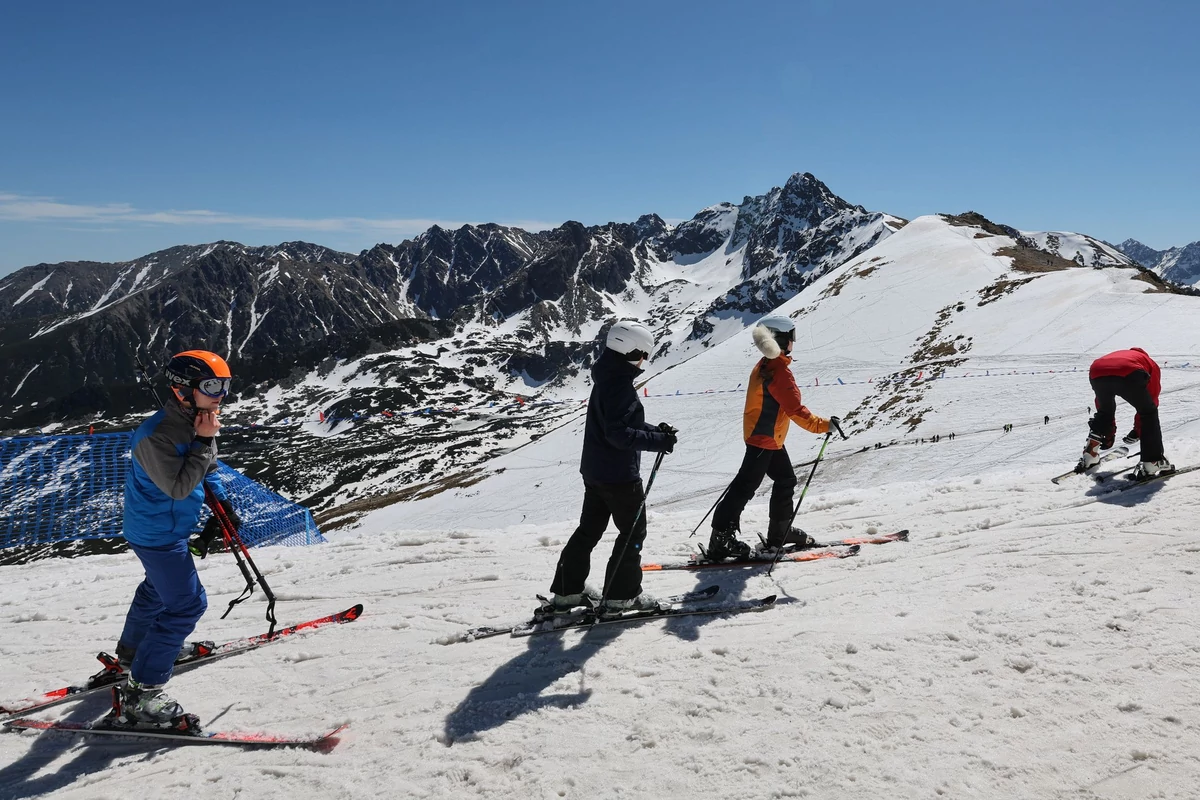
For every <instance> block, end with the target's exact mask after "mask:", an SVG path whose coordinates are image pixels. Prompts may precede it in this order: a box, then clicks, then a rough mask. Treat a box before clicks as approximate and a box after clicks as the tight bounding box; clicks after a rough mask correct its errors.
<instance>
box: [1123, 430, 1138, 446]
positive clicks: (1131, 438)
mask: <svg viewBox="0 0 1200 800" xmlns="http://www.w3.org/2000/svg"><path fill="white" fill-rule="evenodd" d="M1140 438H1141V437H1140V436H1138V434H1137V431H1130V432H1129V433H1127V434H1125V438H1123V439H1121V441H1122V442H1124V443H1125V444H1127V445H1135V444H1137V443H1138V440H1139V439H1140Z"/></svg>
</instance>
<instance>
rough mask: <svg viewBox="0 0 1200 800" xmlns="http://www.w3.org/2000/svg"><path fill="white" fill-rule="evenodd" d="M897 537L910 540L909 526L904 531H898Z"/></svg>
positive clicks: (904, 540)
mask: <svg viewBox="0 0 1200 800" xmlns="http://www.w3.org/2000/svg"><path fill="white" fill-rule="evenodd" d="M896 539H897V540H898V541H901V542H907V541H908V528H905V529H904V530H902V531H897V532H896Z"/></svg>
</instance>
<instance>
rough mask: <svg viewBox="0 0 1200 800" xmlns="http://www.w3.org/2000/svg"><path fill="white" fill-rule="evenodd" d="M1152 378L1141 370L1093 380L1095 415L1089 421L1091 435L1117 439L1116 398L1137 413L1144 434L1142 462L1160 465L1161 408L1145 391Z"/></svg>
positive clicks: (1161, 450)
mask: <svg viewBox="0 0 1200 800" xmlns="http://www.w3.org/2000/svg"><path fill="white" fill-rule="evenodd" d="M1149 383H1150V376H1149V375H1148V374H1147V373H1145V372H1143V371H1142V370H1140V369H1139V370H1137V371H1136V372H1131V373H1129V374H1128V375H1111V376H1105V377H1103V378H1092V391H1093V392H1094V393H1095V394H1096V413H1095V414H1094V415H1093V416H1092V418H1091V419H1090V420H1089V421H1088V427H1089V428H1091V430H1092V433H1095V434H1097V435H1099V436H1103V437H1107V436H1112V437H1114V438H1115V437H1116V431H1117V398H1118V397H1119V398H1121V399H1122V400H1124V401H1125V402H1126V403H1129V405H1131V406H1133V407H1134V409H1135V410H1136V411H1137V413H1138V422H1139V423H1140V425H1141V434H1142V461H1161V460H1162V458H1163V440H1162V426H1161V425H1160V424H1159V422H1158V406H1156V405H1154V398H1153V397H1151V396H1150V390H1149V389H1147V388H1146V387H1147V386H1148V385H1149Z"/></svg>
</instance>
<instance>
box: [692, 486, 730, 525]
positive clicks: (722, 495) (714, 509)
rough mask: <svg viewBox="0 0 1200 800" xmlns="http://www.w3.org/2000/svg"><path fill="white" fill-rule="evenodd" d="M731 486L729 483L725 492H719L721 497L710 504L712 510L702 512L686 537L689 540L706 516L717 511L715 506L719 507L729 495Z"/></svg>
mask: <svg viewBox="0 0 1200 800" xmlns="http://www.w3.org/2000/svg"><path fill="white" fill-rule="evenodd" d="M732 486H733V481H730V482H729V486H726V487H725V491H723V492H721V496H720V497H718V498H717V502H715V503H713V504H712V508H710V509H709V510H708V511H706V512H704V516H703V517H701V518H700V521H699V522H697V523H696V527H694V528H692V532H691V533H690V534H689V535H688V538H689V539H690V538H692V537H693V536H695V535H696V531H698V530H700V526H701V525H703V524H704V520H706V519H708V515H709V514H711V513H713V512H714V511H716V510H717V506H719V505H721V501H722V500H724V499H725V495H727V494H729V489H730V488H731V487H732Z"/></svg>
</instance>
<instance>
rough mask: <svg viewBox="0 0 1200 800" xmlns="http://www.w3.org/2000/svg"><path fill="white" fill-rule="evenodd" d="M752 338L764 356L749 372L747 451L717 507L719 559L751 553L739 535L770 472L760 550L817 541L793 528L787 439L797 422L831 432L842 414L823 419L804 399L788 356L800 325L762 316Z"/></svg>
mask: <svg viewBox="0 0 1200 800" xmlns="http://www.w3.org/2000/svg"><path fill="white" fill-rule="evenodd" d="M753 337H754V344H755V345H756V346H757V347H758V349H759V352H761V353H762V355H763V357H762V358H761V359H760V360H759V362H758V363H757V364H755V366H754V369H753V370H752V371H751V372H750V383H749V385H748V386H747V387H746V406H745V410H744V412H743V414H742V428H743V435H744V438H745V440H746V455H745V457H744V458H743V459H742V466H741V469H739V470H738V473H737V476H736V477H734V479H733V482H732V483H731V484H729V489H728V490H727V491H726V492H725V497H724V498H723V499H722V500H721V502H719V503H717V507H716V509H715V510H714V511H713V524H712V535H711V536H710V537H709V540H708V551H707V553H708V557H709V558H710V559H712V560H714V561H720V560H723V559H726V558H738V559H740V558H747V557H749V556H750V545H748V544H746V543H745V542H742V541H740V540H738V538H737V533H738V531H740V530H741V515H742V510H743V509H744V508H745V507H746V503H748V502H749V501H750V498H751V497H753V496H754V492H755V491H756V490H757V489H758V486H759V484H761V483H762V480H763V477H765V476H768V475H769V476H770V477H771V480H772V481H773V482H774V485H773V487H772V489H771V505H770V523H769V525H768V526H767V540H766V544H765V545H762V546H760V547H759V550H760V552H762V553H764V554H771V555H773V554H774V553H775V551H776V550H778V549H779V548H781V547H783V546H784V545H786V544H797V545H800V546H801V547H807V546H808V545H810V544H812V541H813V540H812V538H811V537H809V536H807V535H806V534H805V533H804V532H803V531H800V530H799V529H797V528H792V527H791V522H792V494H793V492H795V489H796V471H795V470H794V469H792V461H791V459H790V458H789V457H788V453H787V449H786V448H785V447H784V446H783V442H784V440H785V439H786V438H787V433H788V427H789V426H790V424H791V423H792V422H795V423H796V424H797V425H799V426H800V427H802V428H804V429H805V430H807V431H810V432H812V433H826V432H828V431H829V428H830V424H831V423H832V424H834V425H836V424H837V423H838V418H837V417H831V418H830V419H824V418H822V417H818V416H817V415H816V414H814V413H812V412H811V411H809V410H808V408H807V407H805V405H804V403H803V402H802V401H801V398H800V388H799V387H798V386H797V385H796V379H795V377H793V375H792V370H791V367H790V366H789V365H790V364H791V363H792V359H791V356H790V355H788V354H789V353H791V351H792V347H793V345H794V344H795V341H796V325H795V323H793V322H792V320H791V319H790V318H788V317H784V316H769V317H763V318H762V319H761V320H759V321H758V324H757V325H755V326H754V330H753Z"/></svg>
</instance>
